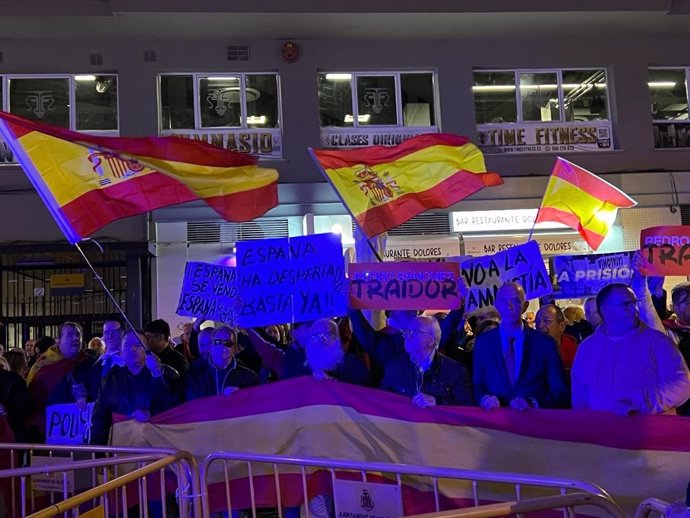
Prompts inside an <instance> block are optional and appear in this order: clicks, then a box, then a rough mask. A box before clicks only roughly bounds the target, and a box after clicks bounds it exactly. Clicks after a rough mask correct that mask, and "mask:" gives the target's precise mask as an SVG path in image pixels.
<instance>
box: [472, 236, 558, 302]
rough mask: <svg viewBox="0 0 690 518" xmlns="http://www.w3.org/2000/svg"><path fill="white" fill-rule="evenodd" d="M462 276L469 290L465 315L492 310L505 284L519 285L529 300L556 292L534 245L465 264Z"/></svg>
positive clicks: (533, 243) (529, 242) (509, 249)
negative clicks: (481, 310)
mask: <svg viewBox="0 0 690 518" xmlns="http://www.w3.org/2000/svg"><path fill="white" fill-rule="evenodd" d="M462 275H463V276H464V277H465V282H466V283H467V285H468V286H469V288H470V294H469V295H468V296H467V300H466V301H465V310H466V311H472V310H474V309H477V308H481V307H484V306H492V305H493V304H494V301H495V300H496V292H497V291H498V288H499V287H500V286H501V285H502V284H504V283H506V282H511V281H515V282H518V283H520V285H521V286H522V287H523V288H524V290H525V297H526V298H527V299H535V298H538V297H542V296H544V295H548V294H549V293H551V292H552V291H553V287H552V286H551V281H550V279H549V274H548V273H547V271H546V267H545V266H544V259H542V256H541V252H540V251H539V245H538V244H537V243H536V242H535V241H528V242H527V243H525V244H523V245H519V246H514V247H512V248H508V249H507V250H504V251H503V252H499V253H497V254H494V255H487V256H484V257H477V258H473V259H470V260H468V261H465V262H464V263H462Z"/></svg>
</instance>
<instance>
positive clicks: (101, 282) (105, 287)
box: [74, 241, 137, 332]
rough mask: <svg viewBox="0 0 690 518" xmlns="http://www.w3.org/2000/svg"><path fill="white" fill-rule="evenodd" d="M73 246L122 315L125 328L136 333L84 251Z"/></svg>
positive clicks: (77, 246)
mask: <svg viewBox="0 0 690 518" xmlns="http://www.w3.org/2000/svg"><path fill="white" fill-rule="evenodd" d="M94 243H95V241H94ZM96 244H97V245H98V243H96ZM74 246H75V247H76V248H77V250H79V253H80V254H81V256H82V257H83V258H84V261H86V264H87V265H88V267H89V268H90V269H91V271H92V272H93V275H94V278H95V279H96V280H97V281H98V283H99V284H100V285H101V286H102V287H103V291H105V293H106V295H108V297H110V300H111V301H112V303H113V305H114V306H115V309H116V310H117V312H118V313H120V315H122V318H123V319H124V321H125V323H126V324H127V326H129V328H130V329H131V330H132V331H134V332H136V331H137V330H136V328H135V327H134V325H133V324H132V322H130V320H129V318H127V315H125V312H124V310H123V309H122V307H121V306H120V304H119V303H118V302H117V300H116V299H115V296H114V295H113V294H112V293H111V292H110V290H109V289H108V286H106V285H105V282H104V281H103V277H101V276H100V275H99V273H98V272H97V271H96V269H95V268H94V266H93V265H92V264H91V261H89V258H88V257H86V254H85V253H84V251H83V250H82V249H81V247H80V246H79V243H74ZM98 246H99V248H100V245H98Z"/></svg>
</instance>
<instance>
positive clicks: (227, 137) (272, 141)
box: [161, 129, 283, 159]
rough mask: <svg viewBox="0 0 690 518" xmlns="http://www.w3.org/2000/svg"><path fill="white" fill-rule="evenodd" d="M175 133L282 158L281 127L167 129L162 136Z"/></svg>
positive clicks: (261, 155) (262, 156) (256, 153)
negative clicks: (204, 129)
mask: <svg viewBox="0 0 690 518" xmlns="http://www.w3.org/2000/svg"><path fill="white" fill-rule="evenodd" d="M169 135H175V136H177V137H184V138H189V139H193V140H201V141H202V142H206V143H208V144H211V145H213V146H217V147H220V148H223V149H229V150H230V151H237V152H238V153H249V154H250V155H257V156H259V157H261V158H274V159H276V158H282V157H283V149H282V144H281V134H280V129H236V130H219V129H214V130H208V131H203V130H165V131H161V136H169Z"/></svg>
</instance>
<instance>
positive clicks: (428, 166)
mask: <svg viewBox="0 0 690 518" xmlns="http://www.w3.org/2000/svg"><path fill="white" fill-rule="evenodd" d="M309 152H310V154H311V155H312V157H313V158H314V161H315V162H316V164H317V165H318V166H319V168H320V169H321V170H322V172H323V174H324V175H325V176H326V179H328V181H329V182H330V183H331V184H332V185H333V187H334V189H335V190H336V192H337V193H338V195H339V196H340V198H341V200H342V201H343V203H344V204H345V205H346V207H347V208H348V209H349V210H350V213H351V214H352V216H353V217H354V218H355V219H356V220H357V223H358V224H359V226H360V228H361V229H362V231H363V232H364V234H365V235H366V236H367V237H368V238H371V237H373V236H376V235H378V234H381V233H383V232H386V231H387V230H390V229H391V228H394V227H397V226H398V225H402V224H403V223H405V222H406V221H407V220H409V219H411V218H413V217H414V216H416V215H417V214H420V213H422V212H424V211H426V210H429V209H438V208H445V207H449V206H450V205H453V204H454V203H457V202H459V201H460V200H462V199H464V198H467V197H468V196H470V195H471V194H473V193H475V192H477V191H479V190H480V189H483V188H484V187H489V186H493V185H500V184H502V183H503V180H502V179H501V177H500V176H499V175H498V174H497V173H489V172H487V171H486V167H485V166H484V155H482V152H481V151H480V150H479V148H477V147H476V146H475V145H474V144H472V143H471V142H470V141H469V139H467V138H466V137H460V136H457V135H450V134H447V133H438V134H432V133H429V134H425V135H419V136H417V137H413V138H411V139H409V140H406V141H405V142H403V143H402V144H400V145H398V146H395V147H384V146H373V147H365V148H359V149H350V150H330V149H311V148H309Z"/></svg>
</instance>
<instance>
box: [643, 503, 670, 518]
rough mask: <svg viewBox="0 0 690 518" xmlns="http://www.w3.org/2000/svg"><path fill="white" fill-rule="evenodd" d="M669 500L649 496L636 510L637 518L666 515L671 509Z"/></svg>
mask: <svg viewBox="0 0 690 518" xmlns="http://www.w3.org/2000/svg"><path fill="white" fill-rule="evenodd" d="M672 505H673V504H669V503H668V502H664V501H663V500H659V499H658V498H647V499H646V500H644V501H643V502H641V503H640V505H638V506H637V509H636V510H635V518H648V517H649V516H666V515H667V513H668V512H669V511H670V510H671V506H672Z"/></svg>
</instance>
